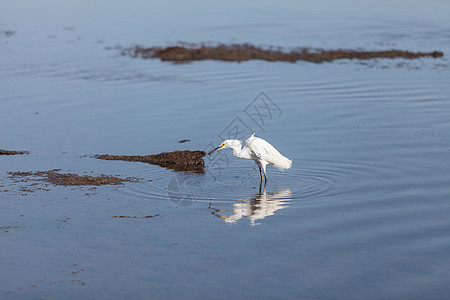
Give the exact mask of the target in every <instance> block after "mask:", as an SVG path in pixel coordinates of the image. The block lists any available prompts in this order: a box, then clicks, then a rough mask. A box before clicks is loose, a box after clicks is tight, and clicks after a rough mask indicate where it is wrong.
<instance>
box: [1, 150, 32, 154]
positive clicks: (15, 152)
mask: <svg viewBox="0 0 450 300" xmlns="http://www.w3.org/2000/svg"><path fill="white" fill-rule="evenodd" d="M22 154H30V152H28V151H14V150H2V149H0V155H22Z"/></svg>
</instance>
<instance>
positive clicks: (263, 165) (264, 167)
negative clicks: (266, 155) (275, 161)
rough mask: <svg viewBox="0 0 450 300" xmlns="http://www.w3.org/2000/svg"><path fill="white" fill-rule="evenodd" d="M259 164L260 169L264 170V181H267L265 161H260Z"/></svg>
mask: <svg viewBox="0 0 450 300" xmlns="http://www.w3.org/2000/svg"><path fill="white" fill-rule="evenodd" d="M261 166H262V169H263V171H264V177H265V179H266V181H265V182H267V173H266V166H267V163H261ZM261 176H262V174H261Z"/></svg>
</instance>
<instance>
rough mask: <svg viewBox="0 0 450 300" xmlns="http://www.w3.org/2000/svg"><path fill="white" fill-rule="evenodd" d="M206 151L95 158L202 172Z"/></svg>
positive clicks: (107, 155) (104, 155) (96, 156)
mask: <svg viewBox="0 0 450 300" xmlns="http://www.w3.org/2000/svg"><path fill="white" fill-rule="evenodd" d="M205 155H206V152H205V151H190V150H184V151H179V150H177V151H173V152H163V153H159V154H155V155H144V156H139V155H131V156H129V155H109V154H103V155H95V156H94V157H95V158H98V159H105V160H123V161H137V162H144V163H149V164H153V165H158V166H161V167H164V168H169V169H173V170H175V171H198V172H202V171H203V168H204V166H205V161H204V160H203V156H205Z"/></svg>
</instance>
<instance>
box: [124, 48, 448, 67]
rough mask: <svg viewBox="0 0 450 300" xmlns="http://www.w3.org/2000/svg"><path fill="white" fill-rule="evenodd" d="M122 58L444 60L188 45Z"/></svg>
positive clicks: (396, 53)
mask: <svg viewBox="0 0 450 300" xmlns="http://www.w3.org/2000/svg"><path fill="white" fill-rule="evenodd" d="M122 53H123V54H126V55H130V56H131V57H133V58H137V57H141V58H159V59H160V60H162V61H172V62H188V61H195V60H221V61H235V62H242V61H248V60H254V59H259V60H265V61H285V62H292V63H293V62H296V61H307V62H313V63H323V62H331V61H334V60H338V59H360V60H362V59H374V58H403V59H415V58H420V57H433V58H438V57H442V56H444V53H443V52H441V51H432V52H411V51H405V50H395V49H391V50H383V51H364V50H347V49H337V50H325V49H320V48H306V47H304V48H297V49H294V50H292V51H289V52H283V51H281V48H274V47H270V48H269V49H263V48H261V47H257V46H254V45H251V44H232V45H225V44H220V45H218V46H207V45H191V46H190V47H188V46H183V45H179V46H172V47H151V48H144V47H141V46H135V47H134V48H129V49H125V50H124V51H123V52H122Z"/></svg>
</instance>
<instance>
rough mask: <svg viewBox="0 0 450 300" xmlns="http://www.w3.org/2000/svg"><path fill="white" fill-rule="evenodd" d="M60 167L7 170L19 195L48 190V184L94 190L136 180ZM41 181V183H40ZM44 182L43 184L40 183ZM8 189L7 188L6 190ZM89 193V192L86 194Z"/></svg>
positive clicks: (136, 180)
mask: <svg viewBox="0 0 450 300" xmlns="http://www.w3.org/2000/svg"><path fill="white" fill-rule="evenodd" d="M59 171H60V169H54V170H49V171H36V172H33V171H27V172H8V175H9V176H8V178H10V179H11V180H12V181H13V182H14V184H15V185H18V186H19V188H18V190H19V192H20V194H21V195H27V194H28V193H34V192H36V191H38V190H43V191H49V190H50V188H49V184H53V185H62V186H80V187H81V186H91V188H90V189H89V190H90V191H95V189H96V186H101V185H121V184H123V183H125V182H138V179H137V178H119V177H114V176H109V175H104V174H102V175H100V176H91V175H83V176H80V175H78V174H73V173H60V172H59ZM40 183H41V184H40ZM42 183H44V184H42ZM6 191H9V190H6ZM86 195H89V194H86Z"/></svg>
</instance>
